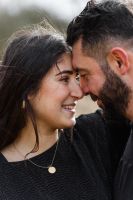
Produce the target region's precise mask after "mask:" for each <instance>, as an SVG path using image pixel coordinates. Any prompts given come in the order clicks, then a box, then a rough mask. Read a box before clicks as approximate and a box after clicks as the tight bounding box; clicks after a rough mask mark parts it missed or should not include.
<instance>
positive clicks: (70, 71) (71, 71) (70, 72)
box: [56, 70, 73, 76]
mask: <svg viewBox="0 0 133 200" xmlns="http://www.w3.org/2000/svg"><path fill="white" fill-rule="evenodd" d="M62 74H73V70H63V71H60V72H59V73H58V74H56V76H58V75H62Z"/></svg>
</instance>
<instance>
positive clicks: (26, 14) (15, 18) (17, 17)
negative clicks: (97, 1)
mask: <svg viewBox="0 0 133 200" xmlns="http://www.w3.org/2000/svg"><path fill="white" fill-rule="evenodd" d="M45 18H47V19H48V21H50V23H51V24H53V25H54V27H56V28H57V29H58V30H60V31H61V32H63V33H65V30H66V27H67V22H65V21H63V20H61V19H58V18H56V17H55V16H54V15H52V14H50V13H48V12H46V11H45V10H43V9H39V8H36V7H30V8H28V9H23V10H20V12H17V13H16V14H11V13H9V12H8V11H7V10H0V59H1V57H2V52H3V49H4V47H5V44H6V41H7V39H8V38H9V37H10V35H11V34H12V33H13V32H15V31H16V30H18V29H19V28H21V27H23V26H27V25H30V24H37V23H40V22H41V21H43V19H45Z"/></svg>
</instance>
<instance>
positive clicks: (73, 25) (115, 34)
mask: <svg viewBox="0 0 133 200" xmlns="http://www.w3.org/2000/svg"><path fill="white" fill-rule="evenodd" d="M80 38H82V47H83V51H84V52H85V53H89V54H91V55H92V56H94V55H95V54H98V52H99V54H102V56H105V53H107V52H106V51H107V49H106V48H107V46H108V45H112V44H114V42H115V43H118V44H120V43H121V42H122V44H123V45H129V46H130V47H132V45H133V14H132V13H131V11H129V9H128V8H127V7H126V5H124V4H122V3H120V2H118V1H113V0H108V1H104V2H101V3H94V1H90V2H88V3H87V5H86V7H85V8H84V10H83V11H82V12H81V13H80V14H79V15H78V16H77V17H76V18H74V19H73V20H72V22H70V24H69V26H68V29H67V43H68V44H69V45H70V46H72V45H73V44H74V43H75V42H76V41H77V40H78V39H80ZM124 42H125V43H124ZM107 44H108V45H107ZM95 50H96V52H95ZM101 52H102V53H101ZM103 54H104V55H103Z"/></svg>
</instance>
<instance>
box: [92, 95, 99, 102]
mask: <svg viewBox="0 0 133 200" xmlns="http://www.w3.org/2000/svg"><path fill="white" fill-rule="evenodd" d="M90 97H91V99H92V100H93V101H97V100H98V96H96V95H94V94H90Z"/></svg>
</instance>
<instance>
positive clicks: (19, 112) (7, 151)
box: [0, 26, 82, 200]
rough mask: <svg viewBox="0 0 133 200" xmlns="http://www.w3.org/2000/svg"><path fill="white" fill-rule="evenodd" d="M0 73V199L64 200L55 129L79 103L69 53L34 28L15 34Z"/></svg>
mask: <svg viewBox="0 0 133 200" xmlns="http://www.w3.org/2000/svg"><path fill="white" fill-rule="evenodd" d="M0 72H1V73H0V74H1V82H0V96H1V98H0V150H1V154H0V169H1V170H0V171H1V174H0V199H1V200H4V199H10V200H11V199H12V200H15V199H19V200H20V199H27V200H29V199H32V200H33V199H36V200H39V199H52V200H53V199H64V196H65V193H63V190H62V189H63V188H62V189H61V185H62V187H63V185H64V183H63V181H64V178H69V177H65V176H64V172H63V171H64V169H63V168H65V167H63V165H64V163H63V164H62V162H64V159H65V162H66V161H67V159H68V164H69V156H67V155H65V153H64V155H63V157H62V156H60V154H61V153H62V152H61V150H63V148H64V147H63V146H61V145H63V144H62V143H65V145H66V143H67V141H66V139H65V136H62V135H61V129H63V128H69V127H72V126H74V124H75V107H76V104H77V100H79V99H80V98H81V97H82V91H81V89H80V87H79V83H78V81H77V75H76V73H75V72H73V69H72V65H71V51H70V49H69V47H68V46H67V45H66V43H65V41H64V39H63V37H61V36H60V35H58V34H56V33H50V31H46V30H45V29H43V28H41V27H39V26H38V27H34V29H27V30H23V31H19V32H17V33H16V34H15V35H14V36H13V37H12V38H11V40H10V42H9V44H8V46H7V49H6V51H5V54H4V56H3V61H2V65H1V71H0ZM62 137H63V138H62ZM61 140H62V141H61ZM67 152H69V148H68V150H67V149H66V153H67ZM65 157H67V158H65ZM58 163H60V168H58ZM70 179H71V177H70ZM69 187H70V186H69ZM58 192H59V194H58ZM67 192H69V190H67ZM60 195H61V196H62V197H61V198H60Z"/></svg>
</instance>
